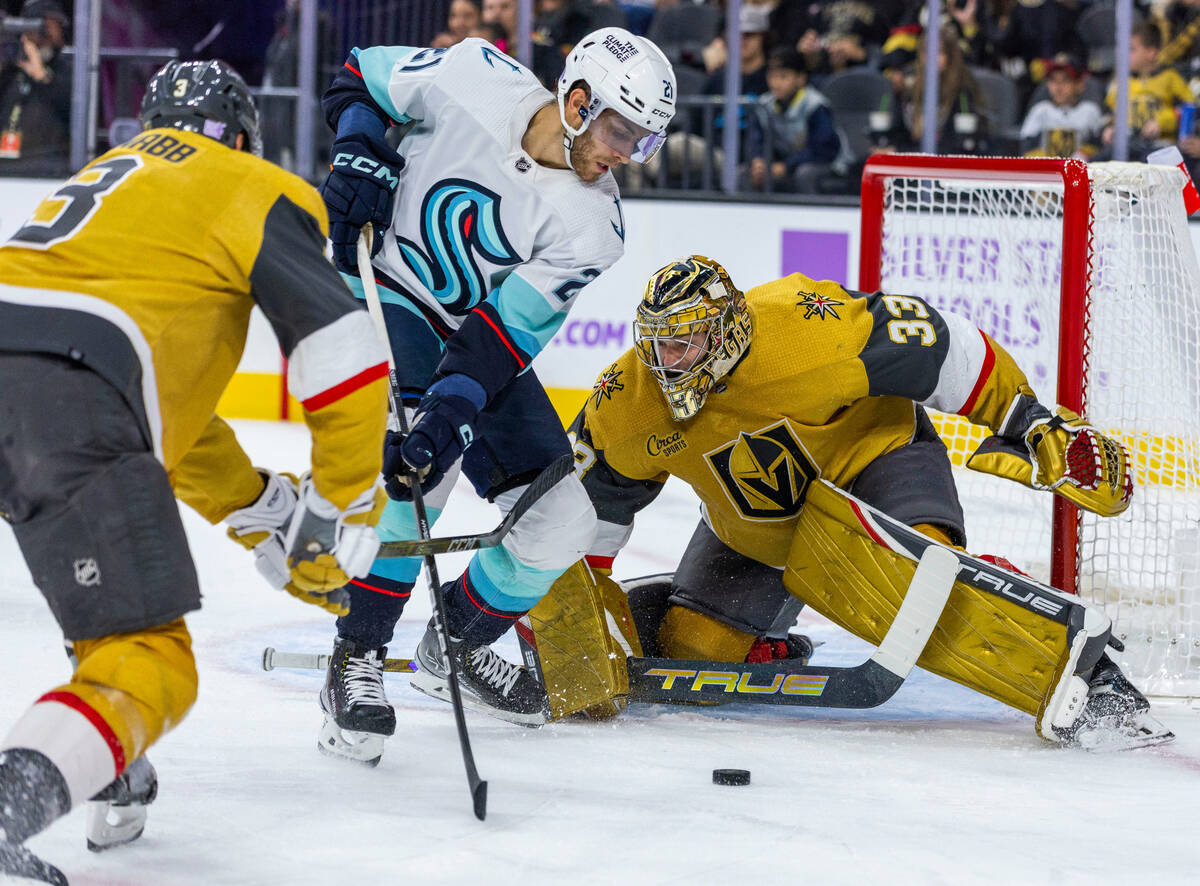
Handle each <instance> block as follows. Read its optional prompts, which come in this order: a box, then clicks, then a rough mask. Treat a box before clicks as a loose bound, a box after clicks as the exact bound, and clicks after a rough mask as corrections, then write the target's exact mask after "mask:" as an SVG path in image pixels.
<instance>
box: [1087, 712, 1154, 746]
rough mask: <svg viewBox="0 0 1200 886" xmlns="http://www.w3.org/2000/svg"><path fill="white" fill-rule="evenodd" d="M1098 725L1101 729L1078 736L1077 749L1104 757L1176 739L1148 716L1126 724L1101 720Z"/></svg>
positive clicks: (1091, 730)
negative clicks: (1107, 754) (1111, 753)
mask: <svg viewBox="0 0 1200 886" xmlns="http://www.w3.org/2000/svg"><path fill="white" fill-rule="evenodd" d="M1098 725H1099V726H1100V728H1096V729H1089V730H1087V731H1086V732H1082V733H1080V734H1079V735H1078V736H1076V746H1077V747H1080V748H1083V749H1084V750H1085V751H1089V752H1091V753H1099V754H1104V753H1109V752H1111V751H1132V750H1136V749H1137V748H1149V747H1154V746H1155V745H1160V744H1167V743H1168V742H1172V741H1174V740H1175V733H1174V732H1172V731H1171V730H1170V729H1168V728H1167V727H1166V726H1164V725H1163V724H1162V723H1160V722H1159V721H1158V720H1156V719H1154V718H1153V717H1151V716H1150V715H1149V714H1146V713H1142V714H1138V715H1136V716H1134V717H1133V718H1131V720H1130V721H1129V722H1128V723H1125V724H1120V723H1113V722H1109V723H1105V721H1101V723H1100V724H1098Z"/></svg>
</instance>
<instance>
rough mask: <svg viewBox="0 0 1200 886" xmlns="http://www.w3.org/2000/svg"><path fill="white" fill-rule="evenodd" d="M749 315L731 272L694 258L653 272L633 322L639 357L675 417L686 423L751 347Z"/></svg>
mask: <svg viewBox="0 0 1200 886" xmlns="http://www.w3.org/2000/svg"><path fill="white" fill-rule="evenodd" d="M750 331H751V330H750V312H749V311H748V310H747V308H746V296H745V295H743V294H742V292H741V290H739V289H738V288H737V287H736V286H734V285H733V281H732V280H730V279H729V274H728V273H727V272H726V270H725V269H724V268H723V267H721V266H720V265H719V264H717V263H716V262H715V261H713V260H712V259H711V258H705V257H704V256H702V255H689V256H688V257H687V258H685V259H681V260H680V261H677V262H674V263H672V264H669V265H667V266H666V267H665V268H662V269H660V270H658V271H656V272H655V273H654V275H653V276H651V277H650V281H649V282H648V283H647V284H646V291H645V293H643V295H642V302H641V304H639V305H638V309H637V317H636V319H635V320H634V321H633V337H634V347H635V348H636V349H637V355H638V359H639V360H641V361H642V362H643V363H645V364H646V366H647V367H648V368H649V370H650V372H652V373H653V374H654V378H655V379H656V380H657V381H658V384H659V386H660V387H661V388H662V390H663V395H664V396H665V397H666V398H667V405H668V406H669V407H670V409H671V417H672V418H674V419H675V420H676V421H687V420H688V419H689V418H691V417H692V416H694V415H695V414H696V413H697V412H699V411H700V407H701V406H703V405H704V400H705V398H706V397H708V393H709V391H711V390H712V388H713V385H715V384H716V383H717V382H718V381H720V380H721V379H722V378H724V377H725V376H726V375H727V374H728V373H729V371H730V370H731V369H732V368H733V367H734V365H735V364H736V363H737V362H738V360H740V359H741V358H742V355H743V354H744V353H746V348H748V347H749V346H750Z"/></svg>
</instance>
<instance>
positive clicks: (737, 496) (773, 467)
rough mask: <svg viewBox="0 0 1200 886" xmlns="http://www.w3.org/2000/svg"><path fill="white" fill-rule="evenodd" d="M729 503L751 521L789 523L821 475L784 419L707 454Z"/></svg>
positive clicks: (706, 456) (743, 435)
mask: <svg viewBox="0 0 1200 886" xmlns="http://www.w3.org/2000/svg"><path fill="white" fill-rule="evenodd" d="M705 458H706V459H707V460H708V465H709V467H710V468H711V469H712V472H713V473H714V474H716V476H717V479H718V480H720V481H721V485H722V486H723V487H724V489H725V492H726V494H727V495H728V496H729V500H730V501H731V502H733V504H734V506H735V507H736V508H737V509H738V510H739V511H741V512H742V514H743V516H745V517H746V518H748V519H750V520H787V519H790V518H792V517H794V516H796V514H798V513H800V508H802V507H803V506H804V499H805V497H806V496H807V494H808V486H809V484H810V483H812V482H813V481H814V480H816V479H817V477H818V476H819V475H820V472H819V471H818V470H817V467H816V464H815V463H814V462H813V460H812V457H811V456H809V454H808V453H807V452H806V451H805V450H804V446H803V444H801V442H800V438H799V437H798V436H797V435H796V432H795V431H793V430H792V426H791V424H789V423H788V420H787V419H786V418H785V419H783V420H782V421H779V422H776V423H775V424H773V425H769V426H767V427H765V428H760V429H759V430H757V431H753V432H751V433H749V434H747V433H745V432H744V431H743V432H742V433H740V434H738V436H737V439H736V440H733V441H731V442H729V443H726V444H725V445H724V446H722V447H720V448H719V449H714V450H713V451H712V452H708V453H705Z"/></svg>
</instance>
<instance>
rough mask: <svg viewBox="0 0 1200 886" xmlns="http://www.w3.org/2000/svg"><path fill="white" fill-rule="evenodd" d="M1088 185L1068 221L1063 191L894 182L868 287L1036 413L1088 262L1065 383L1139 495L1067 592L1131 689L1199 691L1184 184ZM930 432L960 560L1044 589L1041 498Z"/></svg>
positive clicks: (940, 180) (954, 421) (1097, 172)
mask: <svg viewBox="0 0 1200 886" xmlns="http://www.w3.org/2000/svg"><path fill="white" fill-rule="evenodd" d="M980 163H986V161H983V160H981V161H980ZM1088 178H1089V179H1090V188H1091V196H1092V212H1091V215H1090V224H1085V225H1076V224H1072V223H1068V224H1067V225H1066V226H1065V227H1064V206H1065V205H1066V202H1067V201H1068V200H1074V199H1078V198H1079V197H1080V196H1083V195H1082V194H1081V193H1080V194H1076V193H1075V192H1076V191H1079V190H1081V189H1080V188H1077V187H1076V188H1069V187H1067V186H1064V184H1063V183H1062V181H1061V180H1059V181H1057V182H1043V183H1036V184H1035V183H1031V182H1028V181H1026V182H1021V181H1012V180H999V178H998V179H997V180H994V181H993V180H988V179H986V178H985V179H983V180H970V179H965V178H955V177H953V174H952V173H934V172H926V171H921V172H917V171H914V172H913V173H911V177H909V176H908V175H897V176H893V177H889V178H888V179H887V180H886V184H885V187H884V208H883V214H882V218H881V219H880V220H879V223H881V225H882V243H883V248H882V255H881V287H882V288H883V289H884V290H885V291H892V292H901V293H912V294H915V295H919V296H921V297H923V298H925V299H927V300H928V301H929V302H931V303H932V304H933V305H935V306H936V307H937V308H938V309H939V310H943V311H952V312H954V313H958V314H961V315H964V316H966V317H969V318H970V319H971V320H972V321H973V322H975V323H976V324H977V325H978V326H979V327H980V328H981V329H983V330H984V331H985V332H987V333H988V334H989V335H991V336H992V337H993V338H994V339H996V341H998V342H999V343H1000V344H1001V345H1002V346H1003V347H1004V348H1005V349H1006V350H1008V351H1009V352H1010V353H1011V354H1012V355H1013V356H1014V357H1015V359H1016V360H1017V362H1018V364H1019V365H1020V366H1021V367H1022V368H1023V369H1024V370H1025V372H1026V374H1027V375H1028V376H1029V379H1030V382H1031V383H1032V384H1033V386H1034V389H1035V390H1036V391H1037V392H1038V395H1039V398H1040V399H1041V400H1042V401H1043V402H1046V403H1049V402H1052V401H1054V400H1055V399H1056V392H1057V390H1058V381H1059V380H1058V367H1059V365H1060V343H1059V329H1060V322H1059V319H1060V317H1059V315H1060V306H1061V304H1062V279H1063V267H1064V261H1066V262H1071V261H1076V262H1084V263H1085V264H1084V265H1083V266H1081V267H1083V268H1084V269H1085V270H1086V276H1085V278H1081V279H1086V285H1085V286H1081V287H1079V290H1080V291H1079V292H1078V293H1077V296H1076V298H1075V299H1074V300H1073V301H1072V302H1071V304H1070V306H1069V307H1068V310H1071V311H1076V312H1082V316H1083V319H1084V324H1085V327H1084V328H1085V336H1084V345H1083V354H1082V361H1080V360H1078V359H1076V360H1075V365H1082V366H1083V367H1084V368H1083V371H1082V373H1081V374H1079V375H1080V376H1081V377H1080V378H1078V379H1076V380H1068V381H1069V382H1072V383H1081V384H1082V398H1083V404H1084V410H1085V415H1086V416H1087V418H1088V420H1089V421H1090V422H1092V423H1093V424H1094V425H1096V426H1097V427H1098V428H1100V429H1101V430H1102V431H1104V432H1106V433H1110V434H1113V435H1115V436H1117V437H1118V438H1120V439H1121V440H1122V441H1123V442H1124V443H1125V444H1126V445H1127V446H1129V448H1130V450H1131V451H1132V452H1133V454H1134V460H1135V463H1136V469H1137V475H1136V479H1137V484H1138V488H1137V491H1136V492H1135V497H1134V502H1133V504H1132V505H1131V507H1130V509H1129V510H1128V511H1127V512H1126V513H1125V514H1123V515H1122V516H1120V517H1118V518H1115V519H1111V520H1105V519H1102V518H1099V517H1095V516H1093V515H1091V514H1084V515H1083V516H1082V518H1081V519H1080V522H1079V538H1078V545H1077V548H1076V554H1077V557H1076V565H1077V569H1078V575H1079V580H1078V590H1079V593H1080V594H1081V595H1082V596H1083V597H1085V598H1086V599H1090V600H1093V601H1096V602H1098V603H1101V604H1102V605H1103V606H1104V607H1105V609H1106V611H1107V612H1108V613H1109V615H1110V617H1111V618H1112V619H1113V622H1114V633H1115V634H1116V635H1117V636H1118V637H1120V638H1122V640H1123V641H1124V642H1125V644H1126V651H1125V653H1124V655H1123V664H1124V665H1126V666H1128V670H1129V672H1130V673H1131V674H1134V675H1136V677H1137V679H1138V682H1139V685H1140V686H1143V687H1144V688H1145V689H1146V690H1147V691H1149V692H1152V693H1155V694H1164V695H1200V341H1198V337H1200V267H1198V266H1197V261H1196V255H1195V252H1194V249H1193V246H1192V241H1191V238H1190V236H1189V234H1188V231H1187V221H1186V217H1185V215H1184V210H1183V203H1182V199H1181V196H1180V189H1181V187H1182V184H1183V179H1182V177H1181V173H1180V172H1179V171H1178V170H1176V169H1173V168H1167V167H1156V166H1146V165H1144V164H1125V163H1107V164H1093V165H1091V166H1089V167H1088ZM1067 191H1070V193H1069V194H1068V193H1067ZM864 207H865V204H864ZM864 211H866V209H865V208H864ZM1085 217H1086V216H1085ZM1078 357H1079V355H1078V354H1076V358H1078ZM1064 365H1070V361H1068V363H1066V364H1064ZM935 420H936V421H937V422H938V426H939V430H940V431H941V432H942V436H943V438H944V439H945V441H946V444H947V446H948V447H949V448H950V452H951V458H952V459H953V461H954V463H955V465H956V476H957V479H958V482H959V488H960V491H961V492H962V495H963V504H964V509H965V510H966V516H967V532H968V537H969V547H970V549H971V550H972V551H973V552H977V553H995V554H1002V555H1004V556H1007V557H1008V558H1009V559H1010V560H1012V561H1013V562H1014V563H1015V564H1017V565H1018V566H1020V567H1021V568H1023V569H1025V570H1026V571H1028V572H1029V573H1030V574H1032V575H1034V576H1035V577H1037V578H1039V579H1041V580H1043V581H1047V580H1049V577H1050V568H1051V533H1052V525H1051V501H1052V496H1050V495H1048V494H1045V493H1037V492H1033V491H1031V490H1025V489H1022V488H1020V487H1019V486H1017V485H1016V484H1012V483H1008V482H1005V481H1003V480H999V479H997V478H990V477H986V476H984V475H981V474H978V473H976V472H973V471H969V470H966V469H965V468H963V467H962V466H963V464H964V463H965V459H966V456H967V455H968V454H969V453H970V452H971V451H972V450H973V449H974V448H975V446H976V445H978V442H979V441H980V440H981V439H982V437H983V432H982V430H980V429H976V428H974V427H972V426H970V425H968V424H967V423H966V422H964V421H962V420H961V419H958V418H956V417H953V416H935Z"/></svg>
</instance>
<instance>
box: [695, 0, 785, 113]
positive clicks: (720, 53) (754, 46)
mask: <svg viewBox="0 0 1200 886" xmlns="http://www.w3.org/2000/svg"><path fill="white" fill-rule="evenodd" d="M769 28H770V13H769V12H768V11H767V9H765V8H764V7H762V6H751V5H749V4H747V5H745V6H743V7H742V11H741V17H740V18H739V20H738V31H739V33H740V34H741V47H742V62H741V73H742V76H741V85H740V86H739V87H738V93H739V94H740V95H749V96H757V95H762V94H763V93H765V92H766V91H767V53H766V48H767V34H768V31H769ZM726 58H727V54H726V51H725V41H724V38H722V37H718V38H717V39H715V40H714V41H713V42H712V43H710V44H709V45H708V46H707V47H706V48H705V51H704V59H705V67H706V68H707V69H708V71H709V77H708V82H707V83H706V84H705V85H704V92H705V93H706V94H707V95H723V94H724V93H725V61H726Z"/></svg>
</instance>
